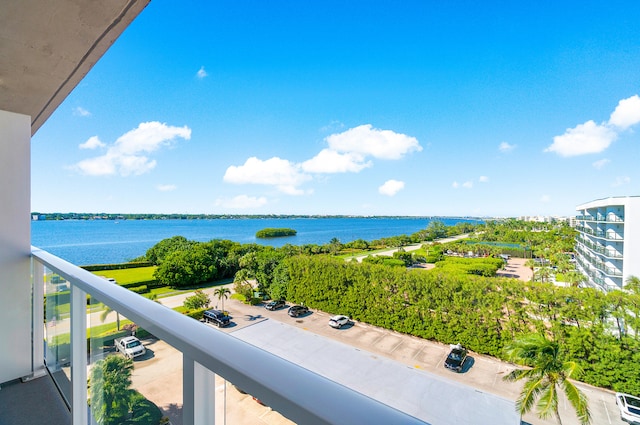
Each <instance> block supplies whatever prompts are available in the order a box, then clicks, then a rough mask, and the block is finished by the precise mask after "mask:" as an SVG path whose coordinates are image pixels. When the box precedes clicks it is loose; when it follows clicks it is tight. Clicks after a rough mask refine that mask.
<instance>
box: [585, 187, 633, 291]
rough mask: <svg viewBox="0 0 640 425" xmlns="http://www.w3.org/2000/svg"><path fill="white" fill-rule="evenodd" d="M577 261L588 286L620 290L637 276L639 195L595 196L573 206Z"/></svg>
mask: <svg viewBox="0 0 640 425" xmlns="http://www.w3.org/2000/svg"><path fill="white" fill-rule="evenodd" d="M576 210H577V211H578V213H577V215H576V226H575V228H576V230H577V231H578V236H577V238H576V262H577V266H578V270H579V271H581V272H582V273H583V274H584V275H585V276H587V278H588V284H589V285H590V286H593V287H596V288H600V289H603V290H612V289H620V288H623V287H624V285H625V282H626V280H627V279H628V278H629V277H630V276H638V277H640V261H638V259H639V258H640V196H619V197H611V198H605V199H598V200H595V201H591V202H587V203H585V204H582V205H578V206H577V207H576Z"/></svg>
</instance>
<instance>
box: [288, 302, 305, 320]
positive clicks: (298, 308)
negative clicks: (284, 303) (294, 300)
mask: <svg viewBox="0 0 640 425" xmlns="http://www.w3.org/2000/svg"><path fill="white" fill-rule="evenodd" d="M308 312H309V307H307V306H306V305H294V306H292V307H289V310H288V311H287V314H289V316H291V317H298V316H302V315H304V314H307V313H308Z"/></svg>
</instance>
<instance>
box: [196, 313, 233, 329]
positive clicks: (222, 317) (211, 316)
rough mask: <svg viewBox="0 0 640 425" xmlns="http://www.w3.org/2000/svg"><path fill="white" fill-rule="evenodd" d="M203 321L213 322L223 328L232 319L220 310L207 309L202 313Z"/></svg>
mask: <svg viewBox="0 0 640 425" xmlns="http://www.w3.org/2000/svg"><path fill="white" fill-rule="evenodd" d="M202 321H203V322H205V323H213V324H214V325H216V326H217V327H219V328H223V327H225V326H227V325H228V324H229V323H231V319H230V318H229V316H227V315H226V314H225V313H223V312H222V311H220V310H207V311H205V312H204V313H203V314H202Z"/></svg>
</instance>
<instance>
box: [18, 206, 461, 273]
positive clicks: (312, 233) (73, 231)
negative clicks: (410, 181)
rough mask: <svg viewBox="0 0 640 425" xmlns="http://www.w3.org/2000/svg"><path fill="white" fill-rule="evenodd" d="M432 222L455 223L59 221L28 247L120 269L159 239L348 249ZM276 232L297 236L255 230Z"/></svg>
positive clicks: (450, 221)
mask: <svg viewBox="0 0 640 425" xmlns="http://www.w3.org/2000/svg"><path fill="white" fill-rule="evenodd" d="M432 220H438V221H442V222H443V223H444V224H446V225H448V226H450V225H454V224H456V223H459V222H462V221H473V220H467V219H458V218H434V219H430V218H391V217H377V218H364V217H358V218H265V219H261V218H239V219H212V220H118V221H114V220H64V221H53V220H51V221H47V220H44V221H32V222H31V244H32V245H33V246H36V247H38V248H42V249H44V250H46V251H49V252H50V253H52V254H54V255H57V256H58V257H60V258H63V259H65V260H67V261H69V262H71V263H74V264H77V265H89V264H110V263H121V262H126V261H129V260H131V259H134V258H137V257H139V256H141V255H144V254H145V253H146V251H147V250H148V249H149V248H151V247H152V246H153V245H155V244H156V243H158V242H160V241H161V240H163V239H166V238H170V237H173V236H184V237H185V238H187V239H189V240H194V241H199V242H206V241H210V240H212V239H228V240H232V241H235V242H239V243H241V244H248V243H259V244H263V245H271V246H276V247H279V246H283V245H285V244H292V245H305V244H317V245H323V244H325V243H328V242H329V241H331V239H333V238H337V239H339V240H340V242H343V243H347V242H351V241H354V240H356V239H364V240H366V241H372V240H376V239H380V238H384V237H390V236H399V235H403V234H404V235H410V234H412V233H415V232H417V231H419V230H422V229H425V228H427V226H428V225H429V223H430V222H431V221H432ZM268 227H276V228H290V229H294V230H296V231H297V232H298V233H297V235H296V236H290V237H283V238H274V239H257V238H256V237H255V234H256V232H257V231H258V230H261V229H264V228H268Z"/></svg>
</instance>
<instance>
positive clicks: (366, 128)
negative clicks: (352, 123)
mask: <svg viewBox="0 0 640 425" xmlns="http://www.w3.org/2000/svg"><path fill="white" fill-rule="evenodd" d="M325 140H326V141H327V143H328V144H329V148H330V149H331V150H334V151H337V152H346V153H352V154H354V153H356V154H361V155H363V156H367V155H370V156H373V157H374V158H379V159H400V158H402V157H403V156H404V155H406V154H408V153H411V152H420V151H421V150H422V146H420V144H419V143H418V140H417V139H416V138H415V137H410V136H407V135H405V134H401V133H395V132H393V131H391V130H379V129H376V128H372V126H371V124H365V125H360V126H358V127H354V128H351V129H349V130H347V131H345V132H343V133H338V134H332V135H330V136H328V137H327V138H326V139H325Z"/></svg>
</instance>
